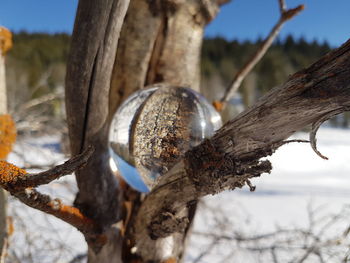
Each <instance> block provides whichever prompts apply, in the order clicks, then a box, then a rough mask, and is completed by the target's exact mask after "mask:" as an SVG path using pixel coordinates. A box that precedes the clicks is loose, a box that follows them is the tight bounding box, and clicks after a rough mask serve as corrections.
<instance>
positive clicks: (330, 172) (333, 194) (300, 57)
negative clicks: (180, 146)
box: [0, 0, 350, 263]
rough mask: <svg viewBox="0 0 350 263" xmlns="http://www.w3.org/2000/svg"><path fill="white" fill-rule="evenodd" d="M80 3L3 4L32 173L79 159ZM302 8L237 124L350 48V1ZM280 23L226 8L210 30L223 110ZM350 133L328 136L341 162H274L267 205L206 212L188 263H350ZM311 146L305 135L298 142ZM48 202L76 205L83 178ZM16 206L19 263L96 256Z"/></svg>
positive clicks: (286, 150) (231, 202) (240, 5)
mask: <svg viewBox="0 0 350 263" xmlns="http://www.w3.org/2000/svg"><path fill="white" fill-rule="evenodd" d="M77 2H78V1H77V0H61V1H47V0H36V1H22V0H2V1H1V4H0V6H1V8H0V25H1V26H4V27H6V28H8V29H9V30H11V31H12V33H13V47H12V49H11V50H10V51H9V52H8V53H7V55H6V82H7V93H8V104H9V112H10V113H11V114H12V115H13V117H14V118H15V121H16V125H17V129H18V133H19V139H18V142H17V144H16V146H15V149H14V152H13V153H12V154H11V155H10V158H9V160H10V161H12V162H14V163H16V164H18V165H20V166H22V167H25V168H31V169H36V168H40V169H42V168H44V167H49V166H52V165H54V164H56V163H58V162H61V161H62V160H64V159H65V158H66V155H65V154H63V153H68V150H67V146H66V145H67V144H66V143H65V141H66V139H65V138H66V135H67V128H66V125H65V108H64V78H65V68H66V61H67V56H68V52H69V43H70V38H71V33H72V29H73V24H74V16H75V11H76V7H77ZM298 4H305V6H306V8H305V10H304V11H303V12H301V14H300V15H298V16H296V17H295V18H294V19H292V20H291V21H288V22H287V23H286V24H285V26H284V27H283V28H282V31H281V33H280V35H279V36H278V37H277V39H276V40H275V42H274V44H273V45H272V47H271V48H270V49H269V51H268V52H267V54H266V55H265V56H264V58H263V59H262V60H261V61H260V62H259V63H258V64H257V66H256V67H255V68H254V69H253V70H252V72H251V73H250V74H249V75H248V76H247V78H246V79H245V80H244V82H243V84H242V86H241V87H240V89H239V93H238V94H237V95H236V96H235V97H234V98H233V99H232V100H231V101H230V102H231V105H233V106H232V107H233V108H234V110H232V112H231V113H232V114H236V113H237V112H240V111H242V110H243V109H244V108H246V107H249V106H250V105H252V104H253V103H254V102H256V100H257V99H258V98H259V97H261V96H262V95H264V94H265V93H266V92H268V91H269V90H270V89H272V88H274V87H276V86H278V85H280V84H282V83H284V82H285V81H286V79H287V78H288V76H289V75H291V74H293V73H294V72H296V71H298V70H300V69H302V68H305V67H307V66H309V65H310V64H312V63H313V62H315V61H316V60H317V59H318V58H320V57H321V56H323V55H324V54H326V53H327V52H329V51H330V50H331V49H333V48H336V47H338V46H340V45H341V44H342V43H344V42H345V41H347V39H348V38H349V37H350V16H349V15H348V12H349V10H350V1H348V0H337V1H331V0H322V1H316V0H304V1H302V0H289V1H287V5H288V7H289V8H292V7H295V6H297V5H298ZM278 18H279V7H278V2H277V1H276V0H264V1H262V0H234V1H231V2H229V3H228V4H225V5H223V6H222V9H221V12H220V13H219V15H218V16H217V18H216V19H215V20H214V21H212V22H211V23H210V24H209V25H208V27H207V29H206V33H205V40H204V43H203V48H202V62H201V91H202V93H203V94H204V95H205V96H206V97H207V98H208V99H209V100H210V101H214V100H217V99H220V98H221V96H222V94H223V91H224V90H225V89H226V88H227V87H228V85H229V83H230V81H231V80H232V78H233V76H234V74H235V73H236V72H237V71H238V70H239V69H240V68H241V67H242V66H243V64H244V63H245V62H246V61H247V60H248V58H249V57H250V56H251V55H252V54H253V53H254V51H255V50H256V49H257V47H258V46H259V44H260V43H261V41H262V40H263V39H264V38H265V37H266V35H267V34H268V33H269V31H270V30H271V28H272V27H273V25H274V24H275V23H276V21H277V20H278ZM349 125H350V115H349V114H343V115H340V116H337V117H336V118H334V119H332V120H331V121H330V122H328V123H326V124H325V125H324V126H323V128H321V130H320V133H319V136H320V137H319V142H320V145H319V148H320V149H321V151H322V152H323V151H324V153H325V154H326V155H328V156H329V157H330V161H328V162H327V161H324V160H320V159H318V157H317V156H316V155H315V154H314V153H313V152H312V150H311V149H310V146H309V145H288V146H284V147H282V149H281V150H279V151H278V152H277V153H276V154H275V155H274V156H273V157H272V163H273V164H274V170H273V172H272V174H271V175H267V176H266V175H264V176H263V177H262V179H261V180H260V179H257V180H255V181H253V183H255V184H256V185H257V190H256V192H255V193H250V192H249V190H248V189H243V190H238V191H234V192H230V193H223V194H221V195H218V196H215V197H209V198H206V199H205V200H203V201H202V202H201V203H200V214H198V216H197V219H196V222H195V227H194V235H193V239H192V240H191V243H190V245H189V247H190V249H189V250H188V251H187V254H188V256H187V257H186V260H187V262H235V263H236V262H244V263H247V262H350V261H349V257H348V255H349V247H350V242H349V238H348V236H347V233H348V232H349V223H348V222H347V220H346V218H348V216H349V213H350V212H349V208H348V200H349V197H350V196H349V193H350V191H349V190H350V181H349V172H350V158H349V154H348V152H349V150H350V130H349ZM307 136H308V134H307V133H305V132H299V133H297V134H296V135H294V137H293V138H295V139H296V138H297V139H300V138H301V139H307ZM62 152H63V153H62ZM43 191H48V192H50V193H51V192H53V193H54V194H55V195H58V196H59V197H61V198H64V200H66V201H67V202H72V201H73V199H74V195H75V192H76V187H75V184H74V178H73V177H71V178H68V179H62V180H59V181H57V182H56V183H54V184H51V186H50V187H48V188H45V187H44V189H43ZM223 204H225V206H223ZM10 205H11V206H12V207H13V209H12V210H11V213H12V216H14V218H15V229H17V230H18V231H17V232H16V231H15V234H14V237H13V239H12V241H11V245H10V257H9V258H10V261H9V262H85V261H84V260H85V259H86V258H85V249H86V245H85V243H84V240H83V237H82V236H81V235H80V234H79V233H78V232H76V231H75V230H74V229H72V228H71V227H70V226H67V225H66V224H64V223H62V222H60V221H59V220H56V219H52V218H51V217H47V216H45V215H43V214H42V213H40V212H37V211H33V209H30V208H26V207H25V206H24V205H22V204H20V203H19V202H17V201H16V200H11V204H10ZM232 211H234V212H232ZM28 217H30V218H36V219H37V220H36V222H35V224H33V223H32V222H28V221H26V220H25V219H23V218H28ZM208 229H209V230H208ZM210 229H211V230H212V229H216V230H217V231H210ZM53 230H54V231H53ZM47 232H51V234H50V235H47V234H46V233H47ZM214 232H215V233H214ZM24 244H25V245H24ZM43 247H45V250H44V249H43ZM48 255H51V258H50V257H48ZM52 255H53V256H52ZM262 256H263V257H262Z"/></svg>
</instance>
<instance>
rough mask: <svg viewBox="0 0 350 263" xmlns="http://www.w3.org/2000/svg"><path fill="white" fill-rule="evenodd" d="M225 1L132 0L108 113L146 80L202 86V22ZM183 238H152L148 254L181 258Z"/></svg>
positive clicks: (136, 201)
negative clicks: (200, 80) (159, 239)
mask: <svg viewBox="0 0 350 263" xmlns="http://www.w3.org/2000/svg"><path fill="white" fill-rule="evenodd" d="M225 2H227V1H216V0H190V1H183V0H180V1H174V0H166V1H156V0H150V1H147V0H133V1H131V2H130V6H129V9H128V12H127V15H126V18H125V22H124V25H123V29H122V33H121V36H120V40H119V45H118V51H117V57H116V62H115V65H114V69H113V76H112V81H111V91H110V104H109V105H110V114H111V116H110V118H111V117H112V115H113V114H114V112H115V110H116V109H117V107H118V106H119V105H120V103H121V102H122V101H123V100H125V98H127V97H128V96H129V95H130V94H131V93H132V92H134V91H136V90H138V89H141V88H143V87H144V86H146V85H151V84H154V83H159V82H166V83H171V84H172V85H179V86H188V87H191V88H192V89H194V90H197V91H198V90H199V73H200V72H199V61H200V50H201V45H202V39H203V31H204V27H205V25H206V24H207V23H208V22H209V21H210V20H211V19H213V18H214V17H215V15H216V13H217V12H218V10H219V5H220V4H223V3H225ZM132 192H133V191H132V190H130V189H129V190H128V191H126V194H125V195H124V196H125V202H126V203H129V202H130V203H131V207H132V211H133V212H132V215H131V218H130V220H125V221H128V222H129V223H130V222H132V221H133V217H134V215H135V214H136V213H137V210H138V207H139V205H140V203H141V202H142V200H141V198H140V196H139V195H138V194H136V196H137V198H135V193H132ZM128 193H129V194H128ZM130 193H132V194H131V196H130ZM130 199H132V201H130ZM193 214H194V213H193V212H190V213H189V214H188V212H187V211H184V215H186V217H190V218H191V217H193ZM125 227H126V228H128V226H125ZM132 233H133V229H128V230H127V233H126V237H125V239H124V250H123V257H124V261H125V262H129V261H130V260H132V259H133V256H134V255H133V254H132V253H131V250H132V247H133V245H134V243H135V240H134V239H133V234H132ZM184 238H185V235H183V234H182V233H181V234H174V235H173V237H171V238H170V239H172V243H169V242H167V241H166V242H163V241H160V242H156V243H153V244H152V246H151V247H150V250H149V253H150V254H149V255H150V257H151V258H153V259H154V260H156V261H157V260H163V259H167V258H175V259H179V258H181V257H182V255H183V250H184V247H183V244H184ZM159 255H163V256H159ZM137 259H138V260H140V258H137ZM141 260H142V259H141Z"/></svg>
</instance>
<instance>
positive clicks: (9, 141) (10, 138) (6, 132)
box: [0, 114, 17, 159]
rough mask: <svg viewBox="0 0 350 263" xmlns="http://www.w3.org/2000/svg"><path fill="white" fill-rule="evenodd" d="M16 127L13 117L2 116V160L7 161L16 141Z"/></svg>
mask: <svg viewBox="0 0 350 263" xmlns="http://www.w3.org/2000/svg"><path fill="white" fill-rule="evenodd" d="M16 135H17V134H16V126H15V122H14V121H13V119H12V117H11V115H8V114H3V115H0V159H5V158H6V157H7V155H8V154H9V153H10V152H11V150H12V146H13V144H14V143H15V141H16Z"/></svg>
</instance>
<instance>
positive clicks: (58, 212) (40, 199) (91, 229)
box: [11, 188, 97, 234]
mask: <svg viewBox="0 0 350 263" xmlns="http://www.w3.org/2000/svg"><path fill="white" fill-rule="evenodd" d="M11 194H12V195H14V196H15V197H17V198H18V199H19V200H21V202H23V203H24V204H26V205H28V206H30V207H32V208H35V209H38V210H40V211H42V212H45V213H47V214H50V215H53V216H55V217H57V218H59V219H62V220H63V221H65V222H67V223H68V224H71V225H72V226H74V227H76V228H77V229H78V230H80V231H81V232H82V233H84V234H89V233H90V234H91V233H95V232H96V231H97V226H96V224H95V223H94V221H93V220H91V219H90V218H87V217H86V216H84V215H83V214H82V213H81V212H80V210H79V209H78V208H75V207H72V206H68V205H64V204H63V203H62V202H61V200H59V199H51V198H50V196H48V195H44V194H41V193H39V192H38V191H37V190H35V189H32V188H27V189H25V190H24V191H21V192H17V193H11Z"/></svg>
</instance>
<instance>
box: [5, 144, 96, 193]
mask: <svg viewBox="0 0 350 263" xmlns="http://www.w3.org/2000/svg"><path fill="white" fill-rule="evenodd" d="M93 152H94V150H93V148H92V147H88V148H87V149H86V150H85V151H84V152H83V153H81V154H79V155H77V156H74V157H73V158H71V159H69V160H68V161H66V162H65V163H64V164H61V165H57V166H55V167H54V168H52V169H50V170H48V171H45V172H41V173H37V174H28V173H27V172H26V171H25V170H23V169H20V168H17V167H16V166H14V165H12V164H10V163H7V162H5V161H0V185H1V186H2V187H3V188H4V189H6V190H8V191H10V192H11V193H12V194H13V193H15V192H19V191H24V189H25V188H28V187H37V186H39V185H43V184H48V183H50V182H51V181H53V180H56V179H58V178H60V177H62V176H64V175H67V174H71V173H73V172H74V171H76V170H78V169H79V168H81V167H82V166H84V165H85V164H86V163H87V161H88V159H89V158H90V157H91V155H92V153H93Z"/></svg>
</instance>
